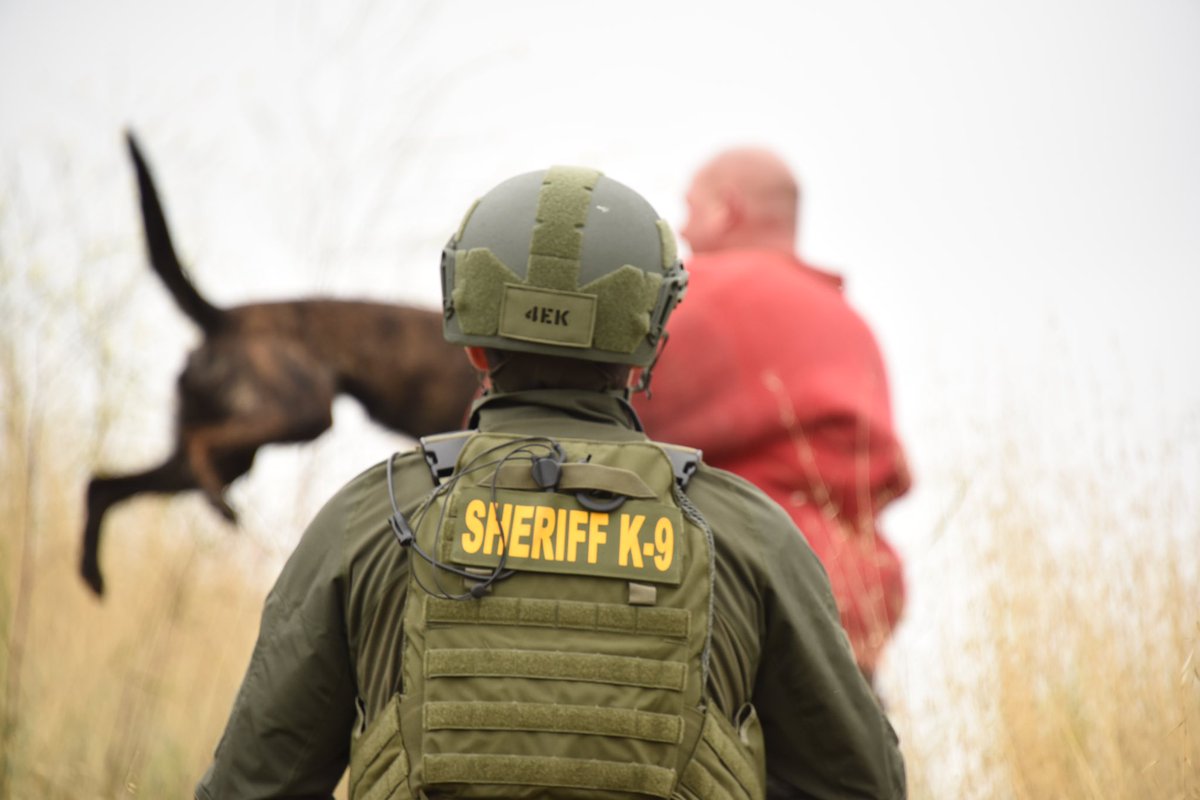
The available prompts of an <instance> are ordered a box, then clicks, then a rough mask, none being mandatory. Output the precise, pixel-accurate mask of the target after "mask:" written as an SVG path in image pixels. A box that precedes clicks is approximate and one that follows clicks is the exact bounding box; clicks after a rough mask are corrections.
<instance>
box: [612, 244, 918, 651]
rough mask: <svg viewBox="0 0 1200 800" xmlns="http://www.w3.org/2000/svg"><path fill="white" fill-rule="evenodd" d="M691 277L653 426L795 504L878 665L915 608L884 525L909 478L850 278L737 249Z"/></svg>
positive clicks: (859, 647) (800, 523)
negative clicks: (907, 607)
mask: <svg viewBox="0 0 1200 800" xmlns="http://www.w3.org/2000/svg"><path fill="white" fill-rule="evenodd" d="M688 271H689V273H690V280H689V284H688V290H687V295H686V297H685V298H684V301H683V303H681V304H680V306H679V308H678V309H676V311H675V314H674V315H673V316H672V318H671V321H670V323H669V324H668V326H667V330H668V332H669V334H670V338H669V340H668V342H667V345H666V349H665V350H664V351H663V355H662V358H661V359H660V360H659V362H658V364H657V366H656V367H655V369H654V375H653V381H652V383H651V390H652V393H653V394H652V397H651V398H650V399H648V400H647V399H646V398H645V397H642V396H639V398H638V399H637V400H636V401H635V406H636V407H637V409H638V411H639V413H640V414H641V417H642V421H643V423H644V424H645V427H646V432H647V433H648V434H649V435H650V436H651V437H652V438H654V439H658V440H661V441H666V442H675V443H678V444H685V445H689V446H691V447H697V448H700V449H701V450H703V451H704V460H705V461H706V462H707V463H709V464H712V465H713V466H717V467H721V468H723V469H727V470H730V471H731V472H735V473H737V474H739V475H741V476H742V477H744V478H746V479H747V480H749V481H751V482H752V483H754V484H756V485H758V486H759V487H760V488H761V489H763V490H764V491H765V492H766V493H767V494H768V495H770V496H771V497H772V498H773V499H774V500H775V501H776V502H778V503H779V504H780V505H781V506H783V507H784V508H785V509H787V511H788V512H789V513H790V514H791V516H792V518H793V519H794V520H795V522H796V525H797V527H799V528H800V530H801V531H802V532H803V533H804V535H805V538H807V539H808V541H809V544H810V545H811V546H812V548H813V550H814V551H816V554H817V556H818V557H819V558H820V559H821V561H822V563H824V564H825V568H826V570H827V571H828V572H829V577H830V582H831V583H832V584H833V590H834V595H835V597H836V598H837V601H838V605H839V608H840V610H841V613H842V622H843V624H844V625H845V627H846V630H847V632H848V633H849V634H850V639H851V644H852V645H853V646H854V649H855V654H856V656H857V657H858V659H859V663H860V665H861V666H862V667H863V668H864V670H865V671H867V672H871V671H873V670H874V668H875V662H876V659H877V658H878V655H879V652H880V650H881V648H882V646H883V644H884V643H885V642H886V640H887V637H888V635H889V633H890V632H891V629H892V628H893V627H894V625H895V624H896V622H897V620H898V619H899V617H900V612H901V609H902V606H903V602H904V579H903V573H902V570H901V565H900V561H899V558H898V556H897V555H896V553H895V551H894V550H893V549H892V548H891V546H890V545H889V544H888V543H887V542H886V541H885V540H884V539H883V537H882V536H881V535H880V534H879V531H878V530H877V528H876V525H875V520H876V517H877V515H878V514H879V512H880V510H881V509H882V508H883V507H884V506H885V505H886V504H887V503H888V502H889V501H891V500H892V499H894V498H895V497H898V496H899V495H901V494H903V493H904V492H906V491H907V490H908V488H909V485H910V480H909V475H908V470H907V468H906V466H905V461H904V455H903V452H902V450H901V447H900V444H899V441H898V439H897V437H896V433H895V430H894V427H893V423H892V413H891V402H890V399H889V395H888V386H887V377H886V374H885V370H884V365H883V359H882V357H881V355H880V352H879V348H878V346H877V345H876V342H875V338H874V336H873V335H872V334H871V331H870V330H869V329H868V328H867V325H866V323H864V322H863V320H862V318H861V317H859V316H858V314H857V313H855V312H854V310H853V309H852V308H851V307H850V306H849V305H848V304H847V302H846V300H845V297H844V296H843V294H842V280H841V278H839V277H837V276H835V275H830V274H828V273H824V272H821V271H819V270H816V269H813V268H812V267H809V266H807V265H805V264H803V263H802V262H801V261H799V260H798V259H796V258H794V257H792V256H789V255H786V254H783V253H778V252H772V251H760V250H733V251H725V252H720V253H714V254H706V255H702V256H696V257H695V258H694V259H693V260H692V262H691V263H690V264H689V265H688Z"/></svg>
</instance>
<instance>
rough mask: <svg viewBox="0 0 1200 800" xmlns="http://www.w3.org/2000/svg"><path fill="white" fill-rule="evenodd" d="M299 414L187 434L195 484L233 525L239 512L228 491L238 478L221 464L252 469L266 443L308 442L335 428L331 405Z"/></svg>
mask: <svg viewBox="0 0 1200 800" xmlns="http://www.w3.org/2000/svg"><path fill="white" fill-rule="evenodd" d="M304 411H305V413H303V414H300V415H298V414H296V409H291V410H290V411H289V413H284V412H283V411H280V410H276V411H275V412H273V413H269V414H259V415H256V416H255V417H252V418H240V419H236V420H227V421H225V422H222V423H218V424H215V425H206V426H204V427H199V428H192V429H190V430H188V431H186V432H185V434H184V438H185V440H186V442H187V458H188V464H189V466H190V467H191V471H192V474H193V475H194V476H195V478H196V483H197V484H198V485H199V487H200V489H201V490H202V491H203V492H204V494H205V496H206V497H207V498H208V500H209V502H210V503H212V505H213V507H214V508H216V509H217V511H218V512H220V513H221V515H222V516H224V517H225V518H226V519H227V520H229V521H230V522H236V521H237V512H235V511H234V510H233V508H232V507H231V506H230V505H229V504H228V503H227V502H226V501H225V498H224V494H225V489H226V488H227V487H228V485H229V483H230V482H231V481H232V480H233V478H235V477H237V475H229V474H226V473H224V472H223V471H222V470H221V469H220V468H219V466H218V465H219V464H220V463H222V462H228V461H230V460H231V459H235V458H236V459H237V460H242V461H244V463H245V468H239V470H238V474H239V475H240V474H242V473H243V472H245V471H246V470H247V469H249V466H250V462H251V461H252V460H253V458H254V453H255V451H257V450H258V448H259V447H262V446H263V445H266V444H277V443H282V442H307V441H309V440H312V439H315V438H317V436H319V435H321V434H322V433H323V432H325V431H326V430H328V429H329V427H330V426H332V425H333V415H332V412H331V409H330V407H329V406H328V405H326V406H314V407H309V408H307V409H304Z"/></svg>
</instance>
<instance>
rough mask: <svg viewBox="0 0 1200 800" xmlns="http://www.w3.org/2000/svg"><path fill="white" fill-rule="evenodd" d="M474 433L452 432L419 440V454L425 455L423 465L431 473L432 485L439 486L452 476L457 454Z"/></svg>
mask: <svg viewBox="0 0 1200 800" xmlns="http://www.w3.org/2000/svg"><path fill="white" fill-rule="evenodd" d="M474 433H475V431H452V432H451V433H436V434H433V435H432V436H422V437H421V438H420V440H419V441H420V443H421V452H422V453H424V454H425V463H426V464H428V465H429V471H430V472H431V473H433V480H434V483H438V484H440V483H442V482H443V481H445V480H446V478H449V477H450V476H451V475H453V474H454V465H455V464H457V463H458V454H459V453H461V452H462V449H463V446H464V445H466V443H467V440H468V439H470V438H471V436H472V435H473V434H474Z"/></svg>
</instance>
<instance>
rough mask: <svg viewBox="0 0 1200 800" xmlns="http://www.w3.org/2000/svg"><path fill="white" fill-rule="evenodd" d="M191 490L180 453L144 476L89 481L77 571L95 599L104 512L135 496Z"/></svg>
mask: <svg viewBox="0 0 1200 800" xmlns="http://www.w3.org/2000/svg"><path fill="white" fill-rule="evenodd" d="M195 488H196V481H195V479H194V478H193V477H192V473H191V470H190V469H189V468H188V464H187V459H185V458H184V457H183V454H182V453H180V452H175V453H174V454H172V455H171V457H170V458H168V459H167V460H166V461H165V462H163V463H162V464H160V465H158V466H157V467H153V468H152V469H148V470H146V471H144V472H137V473H134V474H131V475H116V476H105V477H93V478H92V480H91V481H90V482H89V483H88V488H87V519H86V521H85V523H84V527H83V552H82V557H81V560H80V565H79V571H80V575H81V576H82V577H83V580H84V582H85V583H86V584H87V585H88V586H89V587H90V588H91V590H92V591H93V592H95V593H96V595H97V596H102V595H103V594H104V576H103V574H102V573H101V571H100V526H101V523H102V522H103V521H104V515H105V513H106V512H107V511H108V509H109V508H110V507H112V506H113V505H115V504H116V503H120V502H122V501H124V500H128V499H129V498H131V497H133V496H134V495H137V494H143V493H147V492H149V493H155V494H173V493H175V492H181V491H184V490H186V489H195Z"/></svg>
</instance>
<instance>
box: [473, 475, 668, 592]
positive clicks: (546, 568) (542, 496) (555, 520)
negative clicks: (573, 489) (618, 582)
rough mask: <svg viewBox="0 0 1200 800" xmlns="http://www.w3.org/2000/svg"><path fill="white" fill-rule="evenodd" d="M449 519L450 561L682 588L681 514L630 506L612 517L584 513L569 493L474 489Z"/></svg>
mask: <svg viewBox="0 0 1200 800" xmlns="http://www.w3.org/2000/svg"><path fill="white" fill-rule="evenodd" d="M457 507H458V509H459V514H458V516H457V517H456V518H453V519H451V520H450V525H451V528H450V531H451V532H452V533H451V536H452V538H453V543H452V545H451V559H452V560H453V561H454V562H456V563H458V564H464V565H467V566H473V567H496V566H498V565H499V563H500V557H501V556H502V555H503V554H504V552H505V550H507V551H508V558H507V559H506V560H505V562H504V566H505V568H506V569H517V570H529V571H532V572H557V573H564V574H569V575H593V576H602V577H608V578H623V579H626V580H631V581H646V582H651V583H666V584H678V583H679V582H680V580H681V579H682V576H681V573H682V567H681V554H680V551H679V545H680V543H681V540H682V538H683V516H682V514H681V513H680V511H679V509H678V508H675V507H674V506H669V505H665V504H663V503H658V502H654V501H647V500H627V501H626V502H625V503H624V504H622V505H621V506H620V507H619V508H617V509H615V510H613V511H607V512H606V511H593V510H591V509H588V508H584V507H583V506H582V505H581V504H580V503H579V501H578V500H576V499H575V498H574V497H573V496H572V495H569V494H559V493H554V492H524V491H504V490H498V491H496V492H495V494H494V495H493V493H492V491H491V490H489V489H469V490H466V491H464V492H463V493H462V495H460V497H459V498H458V503H457Z"/></svg>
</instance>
